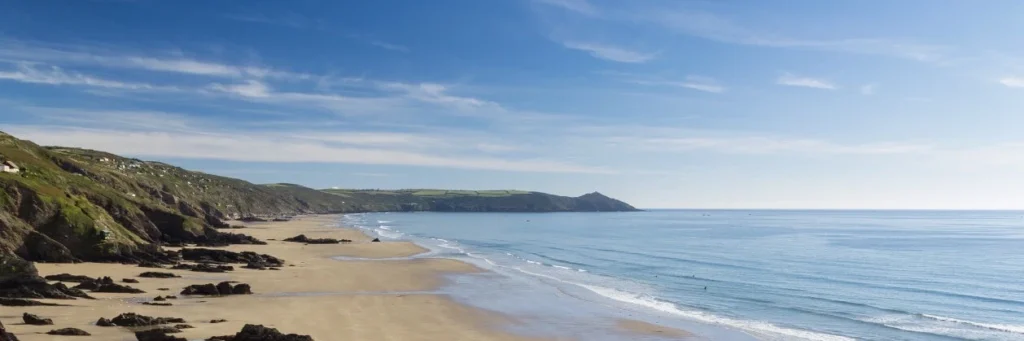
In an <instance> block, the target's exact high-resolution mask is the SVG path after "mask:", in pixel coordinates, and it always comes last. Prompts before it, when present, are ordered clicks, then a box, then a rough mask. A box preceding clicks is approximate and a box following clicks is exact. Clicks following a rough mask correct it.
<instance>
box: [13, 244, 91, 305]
mask: <svg viewBox="0 0 1024 341" xmlns="http://www.w3.org/2000/svg"><path fill="white" fill-rule="evenodd" d="M58 284H60V283H58ZM61 287H63V288H67V287H66V286H61ZM61 287H58V286H56V285H53V284H50V283H49V282H47V281H46V279H45V278H43V277H41V276H39V271H38V270H36V266H35V265H34V264H32V262H29V261H26V260H24V259H21V258H19V257H17V256H14V255H5V254H0V297H3V298H28V299H34V298H59V299H74V298H75V296H73V295H71V294H69V293H67V292H64V291H61V289H60V288H61Z"/></svg>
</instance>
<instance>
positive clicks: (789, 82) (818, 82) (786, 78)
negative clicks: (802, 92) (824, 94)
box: [775, 73, 838, 90]
mask: <svg viewBox="0 0 1024 341" xmlns="http://www.w3.org/2000/svg"><path fill="white" fill-rule="evenodd" d="M775 82H776V83H777V84H779V85H785V86H798V87H805V88H815V89H825V90H835V89H837V88H838V87H837V86H836V85H835V84H832V82H829V81H828V80H825V79H819V78H811V77H802V76H796V75H793V74H789V73H786V74H783V75H782V76H779V79H777V80H776V81H775Z"/></svg>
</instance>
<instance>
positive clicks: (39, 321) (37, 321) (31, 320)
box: [21, 313, 53, 326]
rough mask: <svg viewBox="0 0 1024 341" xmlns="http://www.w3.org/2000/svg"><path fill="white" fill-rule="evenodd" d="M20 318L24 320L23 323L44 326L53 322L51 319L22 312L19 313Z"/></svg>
mask: <svg viewBox="0 0 1024 341" xmlns="http://www.w3.org/2000/svg"><path fill="white" fill-rule="evenodd" d="M21 319H22V320H23V321H25V324H31V325H35V326H46V325H51V324H53V320H51V319H48V318H42V317H39V316H38V315H35V314H29V313H24V314H21Z"/></svg>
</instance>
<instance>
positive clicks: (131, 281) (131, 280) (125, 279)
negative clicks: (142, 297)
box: [121, 278, 139, 283]
mask: <svg viewBox="0 0 1024 341" xmlns="http://www.w3.org/2000/svg"><path fill="white" fill-rule="evenodd" d="M121 281H122V282H125V283H138V282H139V280H137V279H134V278H124V279H121Z"/></svg>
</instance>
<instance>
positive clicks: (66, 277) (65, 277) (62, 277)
mask: <svg viewBox="0 0 1024 341" xmlns="http://www.w3.org/2000/svg"><path fill="white" fill-rule="evenodd" d="M43 278H46V280H47V281H59V282H72V283H81V282H85V281H91V280H93V278H92V277H89V276H82V275H72V274H69V273H63V274H59V275H49V276H46V277H43Z"/></svg>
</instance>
